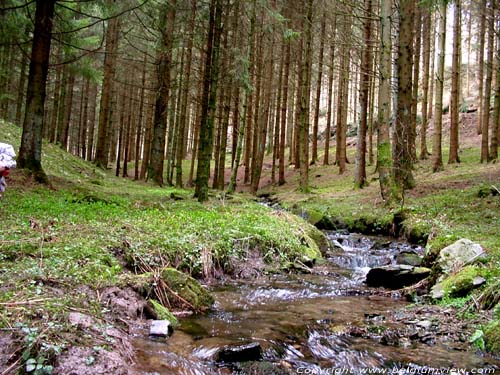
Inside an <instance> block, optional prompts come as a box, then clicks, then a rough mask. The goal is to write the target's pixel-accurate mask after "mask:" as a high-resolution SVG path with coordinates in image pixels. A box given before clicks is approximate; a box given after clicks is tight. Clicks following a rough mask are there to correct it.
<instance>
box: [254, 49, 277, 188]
mask: <svg viewBox="0 0 500 375" xmlns="http://www.w3.org/2000/svg"><path fill="white" fill-rule="evenodd" d="M273 46H274V40H273V41H272V44H271V48H270V50H271V51H272V50H273V49H274V48H273ZM262 63H263V65H264V63H265V65H266V70H267V72H266V73H267V74H266V77H265V86H264V93H263V101H262V113H261V115H260V116H259V117H260V119H259V122H260V123H259V127H258V129H259V133H258V138H257V152H256V154H255V155H254V158H253V160H255V165H254V170H253V175H252V186H251V190H252V193H254V194H255V193H257V190H258V189H259V182H260V176H261V174H262V166H263V162H264V154H265V151H266V150H265V148H266V138H267V129H268V122H269V121H268V120H269V110H270V106H271V102H272V100H271V95H272V92H271V91H272V87H271V85H272V83H273V77H274V61H273V55H272V54H268V56H267V62H265V61H263V62H262Z"/></svg>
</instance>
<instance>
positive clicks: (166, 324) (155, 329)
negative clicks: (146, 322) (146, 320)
mask: <svg viewBox="0 0 500 375" xmlns="http://www.w3.org/2000/svg"><path fill="white" fill-rule="evenodd" d="M172 332H173V328H172V324H170V321H168V320H153V321H151V326H150V327H149V335H150V336H153V337H168V336H170V335H171V334H172Z"/></svg>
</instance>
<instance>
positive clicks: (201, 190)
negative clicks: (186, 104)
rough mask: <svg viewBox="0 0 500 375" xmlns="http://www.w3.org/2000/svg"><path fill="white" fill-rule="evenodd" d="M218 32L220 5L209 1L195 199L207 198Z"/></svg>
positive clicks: (217, 1)
mask: <svg viewBox="0 0 500 375" xmlns="http://www.w3.org/2000/svg"><path fill="white" fill-rule="evenodd" d="M221 34H222V4H221V2H220V0H211V1H210V19H209V30H208V36H207V51H206V57H205V73H204V77H203V96H202V102H201V105H202V109H201V118H200V140H199V150H198V168H197V170H196V184H195V193H194V196H195V198H198V201H199V202H205V201H207V200H208V180H209V178H210V159H211V157H212V151H213V132H214V120H215V118H214V117H215V110H216V105H217V83H218V79H219V47H220V38H221Z"/></svg>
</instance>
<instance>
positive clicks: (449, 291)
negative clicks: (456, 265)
mask: <svg viewBox="0 0 500 375" xmlns="http://www.w3.org/2000/svg"><path fill="white" fill-rule="evenodd" d="M477 276H482V277H484V276H487V275H486V270H485V269H483V268H479V267H477V266H466V267H464V268H463V269H462V270H460V271H459V272H458V273H456V274H453V275H450V276H448V277H447V278H446V279H444V280H443V281H442V282H441V285H442V287H443V290H444V292H445V296H449V297H464V296H466V295H467V294H468V293H469V292H470V291H471V290H472V289H474V285H473V280H474V278H475V277H477Z"/></svg>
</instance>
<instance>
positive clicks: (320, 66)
mask: <svg viewBox="0 0 500 375" xmlns="http://www.w3.org/2000/svg"><path fill="white" fill-rule="evenodd" d="M325 31H326V16H325V14H323V17H322V18H321V31H320V42H319V58H318V78H317V80H316V97H315V102H314V121H313V131H312V151H311V164H316V161H317V160H318V127H319V110H320V108H319V106H320V99H321V83H322V82H321V81H322V80H323V55H324V50H325Z"/></svg>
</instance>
